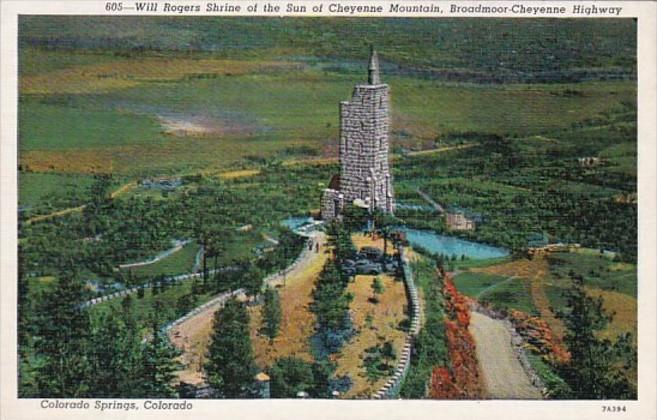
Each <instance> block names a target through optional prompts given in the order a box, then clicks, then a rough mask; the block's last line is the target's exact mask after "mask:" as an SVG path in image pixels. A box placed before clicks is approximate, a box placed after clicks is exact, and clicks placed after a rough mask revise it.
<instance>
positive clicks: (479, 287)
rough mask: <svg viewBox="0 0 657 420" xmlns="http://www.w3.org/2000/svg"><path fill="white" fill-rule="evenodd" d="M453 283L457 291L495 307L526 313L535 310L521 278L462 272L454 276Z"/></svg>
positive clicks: (527, 289) (525, 283)
mask: <svg viewBox="0 0 657 420" xmlns="http://www.w3.org/2000/svg"><path fill="white" fill-rule="evenodd" d="M454 284H455V285H456V288H457V289H458V291H459V292H461V293H463V294H465V295H467V296H470V297H473V298H476V299H478V300H479V301H480V302H482V303H489V304H491V305H493V307H495V308H497V309H504V310H509V309H516V310H519V311H523V312H527V313H531V312H532V311H534V310H535V307H534V304H533V302H532V298H531V294H530V291H529V286H528V284H527V282H526V281H525V280H523V279H519V278H510V277H504V276H498V275H493V274H485V273H472V272H464V273H460V274H458V275H457V276H456V277H454Z"/></svg>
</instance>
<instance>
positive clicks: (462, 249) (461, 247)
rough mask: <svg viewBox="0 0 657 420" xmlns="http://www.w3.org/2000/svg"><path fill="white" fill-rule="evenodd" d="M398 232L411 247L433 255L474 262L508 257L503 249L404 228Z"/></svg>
mask: <svg viewBox="0 0 657 420" xmlns="http://www.w3.org/2000/svg"><path fill="white" fill-rule="evenodd" d="M400 230H401V231H402V232H405V233H406V238H407V239H408V241H409V242H410V243H411V245H419V246H421V247H422V248H424V249H426V250H428V251H431V252H433V253H435V254H444V255H448V256H452V255H453V254H456V256H457V257H461V255H465V256H466V257H468V258H472V259H476V260H483V259H487V258H500V257H505V256H507V255H509V251H507V250H506V249H504V248H498V247H494V246H490V245H485V244H480V243H477V242H471V241H466V240H464V239H459V238H454V237H451V236H445V235H440V234H438V233H436V232H433V231H430V230H418V229H409V228H405V227H402V228H400Z"/></svg>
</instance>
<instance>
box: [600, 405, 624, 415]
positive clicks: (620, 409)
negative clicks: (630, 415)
mask: <svg viewBox="0 0 657 420" xmlns="http://www.w3.org/2000/svg"><path fill="white" fill-rule="evenodd" d="M626 411H627V407H625V406H624V405H603V406H602V412H603V413H625V412H626Z"/></svg>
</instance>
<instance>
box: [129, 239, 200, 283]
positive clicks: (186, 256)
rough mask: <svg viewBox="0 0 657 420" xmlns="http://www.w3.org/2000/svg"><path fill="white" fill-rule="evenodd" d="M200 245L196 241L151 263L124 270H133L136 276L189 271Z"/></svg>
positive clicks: (150, 276) (149, 276)
mask: <svg viewBox="0 0 657 420" xmlns="http://www.w3.org/2000/svg"><path fill="white" fill-rule="evenodd" d="M199 249H200V247H199V246H198V244H196V243H190V244H187V245H185V246H184V247H183V248H182V249H181V250H180V251H177V252H175V253H173V254H171V255H169V256H168V257H166V258H164V259H162V260H160V261H158V262H156V263H153V264H149V265H144V266H141V267H135V268H127V269H124V271H126V272H127V271H131V272H132V274H133V275H134V276H137V277H148V278H152V277H155V276H159V275H162V274H164V275H175V274H181V273H189V272H191V271H192V267H193V266H194V260H195V257H196V253H197V252H198V251H199Z"/></svg>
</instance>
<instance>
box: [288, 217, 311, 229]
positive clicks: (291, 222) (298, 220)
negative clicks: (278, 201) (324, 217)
mask: <svg viewBox="0 0 657 420" xmlns="http://www.w3.org/2000/svg"><path fill="white" fill-rule="evenodd" d="M312 221H313V218H312V217H307V216H306V217H303V216H295V217H288V218H287V219H285V220H282V221H281V224H282V225H283V226H285V227H287V228H290V229H291V230H296V229H298V228H300V227H301V226H303V225H305V224H306V223H310V222H312Z"/></svg>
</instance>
